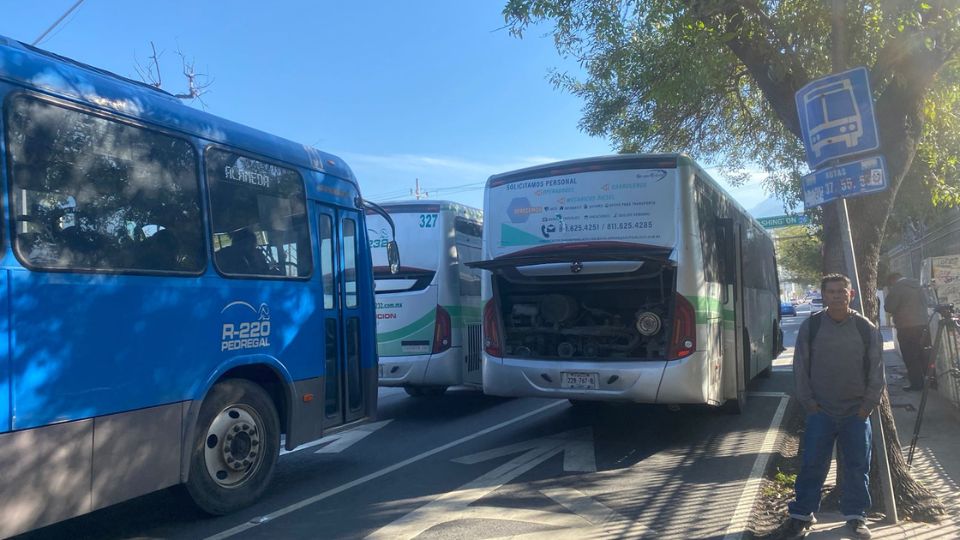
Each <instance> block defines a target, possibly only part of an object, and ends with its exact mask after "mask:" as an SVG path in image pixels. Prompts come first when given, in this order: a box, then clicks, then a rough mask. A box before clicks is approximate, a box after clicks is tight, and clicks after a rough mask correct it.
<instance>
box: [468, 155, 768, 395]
mask: <svg viewBox="0 0 960 540" xmlns="http://www.w3.org/2000/svg"><path fill="white" fill-rule="evenodd" d="M484 214H485V217H486V224H485V227H484V230H483V260H482V261H478V262H477V263H475V264H474V265H473V266H474V267H476V268H482V269H484V270H487V272H484V275H483V279H482V301H483V306H484V307H483V332H484V351H483V388H484V392H486V393H488V394H492V395H499V396H539V397H557V398H567V399H570V400H571V401H572V402H574V403H580V402H583V401H627V402H636V403H661V404H670V405H677V404H708V405H715V406H719V405H724V404H726V406H727V407H728V408H730V409H732V410H734V411H740V410H742V408H743V407H744V405H745V403H746V387H747V384H748V383H749V382H750V380H751V379H752V378H753V377H755V376H757V375H766V374H769V373H770V369H771V363H772V360H773V359H774V358H775V357H776V356H777V355H778V354H779V352H780V351H781V350H782V346H781V341H782V338H781V332H780V314H779V283H778V278H777V269H776V261H775V256H774V246H773V242H772V240H771V238H770V236H769V235H768V234H767V233H766V232H765V231H764V229H763V228H762V227H761V226H760V225H759V224H758V222H757V221H756V220H754V219H753V218H752V217H751V216H750V215H749V214H747V213H746V212H745V211H744V210H743V208H742V207H741V206H740V205H739V204H738V203H737V202H736V201H735V200H733V199H732V198H731V197H730V196H729V195H728V194H727V193H725V192H724V190H723V189H722V188H721V187H720V186H719V185H718V184H717V183H716V182H715V181H714V180H712V179H711V178H710V176H709V175H708V174H707V173H706V172H705V171H704V170H703V169H702V168H701V167H699V166H698V165H697V164H696V163H694V161H693V160H692V159H690V158H689V157H687V156H684V155H682V154H655V155H637V154H625V155H617V156H606V157H597V158H588V159H579V160H573V161H564V162H560V163H552V164H547V165H541V166H536V167H531V168H527V169H522V170H518V171H513V172H508V173H504V174H497V175H494V176H492V177H490V179H489V180H488V181H487V186H486V192H485V195H484Z"/></svg>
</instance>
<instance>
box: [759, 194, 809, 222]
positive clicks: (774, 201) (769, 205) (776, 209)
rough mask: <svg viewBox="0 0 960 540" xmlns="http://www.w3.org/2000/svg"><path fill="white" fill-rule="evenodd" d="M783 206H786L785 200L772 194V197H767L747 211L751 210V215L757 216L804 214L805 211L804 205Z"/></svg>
mask: <svg viewBox="0 0 960 540" xmlns="http://www.w3.org/2000/svg"><path fill="white" fill-rule="evenodd" d="M783 206H784V204H783V201H781V200H780V199H778V198H776V197H774V196H770V197H767V198H766V200H764V201H763V202H761V203H760V204H758V205H756V206H754V207H753V208H751V209H749V210H747V211H748V212H750V215H751V216H753V217H755V218H763V217H773V216H782V215H784V214H802V213H803V206H802V205H801V206H799V207H795V208H791V209H788V210H784V208H783Z"/></svg>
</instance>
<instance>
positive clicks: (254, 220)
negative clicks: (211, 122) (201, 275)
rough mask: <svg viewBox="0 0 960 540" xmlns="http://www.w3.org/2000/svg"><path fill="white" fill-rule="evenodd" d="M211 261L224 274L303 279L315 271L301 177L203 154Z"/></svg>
mask: <svg viewBox="0 0 960 540" xmlns="http://www.w3.org/2000/svg"><path fill="white" fill-rule="evenodd" d="M206 165H207V167H206V168H207V183H208V185H209V186H210V212H211V225H212V227H213V249H214V254H213V259H214V262H215V263H216V266H217V268H218V269H219V270H220V271H221V272H223V273H224V274H226V275H239V276H273V277H287V278H305V277H308V276H309V275H310V272H311V271H312V270H313V259H312V256H311V254H310V230H309V227H308V225H307V212H306V205H305V202H304V200H305V199H304V189H303V181H302V180H301V178H300V175H299V174H298V173H297V172H296V171H293V170H291V169H286V168H283V167H278V166H276V165H273V164H271V163H266V162H263V161H259V160H256V159H252V158H248V157H244V156H240V155H237V154H234V153H232V152H227V151H225V150H220V149H216V148H212V149H210V150H208V151H207V154H206Z"/></svg>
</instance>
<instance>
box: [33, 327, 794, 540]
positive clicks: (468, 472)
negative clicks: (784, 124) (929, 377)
mask: <svg viewBox="0 0 960 540" xmlns="http://www.w3.org/2000/svg"><path fill="white" fill-rule="evenodd" d="M808 314H809V312H808V311H801V312H800V314H799V316H798V317H786V318H784V322H783V327H784V334H785V344H786V345H787V346H788V347H792V344H793V342H794V339H795V336H796V330H797V328H798V327H799V324H800V322H801V321H802V320H803V319H804V318H805V316H807V315H808ZM791 350H792V349H788V351H787V352H786V353H784V355H783V356H781V359H779V360H778V361H777V362H776V363H775V369H774V373H773V376H772V377H771V378H769V379H757V380H755V381H754V384H753V386H752V387H751V390H752V393H751V397H750V401H749V405H748V410H747V412H746V413H745V414H743V415H729V414H724V413H722V412H719V411H717V410H713V409H707V408H700V407H683V408H680V410H678V411H670V410H668V409H666V408H664V407H653V406H601V407H591V408H587V409H585V410H584V409H581V408H579V407H578V408H574V407H573V406H571V405H569V404H568V403H567V402H566V401H553V400H544V399H502V398H493V397H486V396H484V395H482V394H481V393H479V392H475V391H471V390H467V389H452V390H451V391H449V392H448V393H447V394H446V395H444V396H441V397H434V398H412V397H408V396H407V395H406V394H405V393H404V392H403V391H402V390H399V389H381V391H380V407H379V419H378V422H377V423H376V424H373V425H368V426H366V427H365V428H362V429H361V430H360V431H354V432H347V433H344V434H341V435H340V436H339V437H337V438H336V439H334V440H332V441H329V442H328V443H326V444H322V445H315V446H312V447H307V448H303V449H301V450H297V451H294V452H292V453H288V454H285V455H283V456H281V458H280V461H279V463H278V465H277V469H276V476H275V478H274V481H273V483H272V485H271V487H270V488H269V490H268V491H267V493H266V494H265V496H264V497H263V498H262V499H261V500H260V502H259V503H258V504H256V505H255V506H253V507H251V508H248V509H246V510H244V511H242V512H239V513H236V514H232V515H229V516H223V517H217V518H211V517H208V516H204V515H202V514H200V513H199V512H198V511H196V510H195V509H193V507H192V506H191V505H190V504H189V503H188V502H186V501H185V500H184V498H183V497H181V494H180V490H179V489H171V490H166V491H163V492H159V493H155V494H152V495H148V496H145V497H141V498H139V499H135V500H133V501H129V502H126V503H123V504H120V505H116V506H113V507H110V508H106V509H103V510H100V511H97V512H94V513H92V514H89V515H86V516H82V517H79V518H76V519H73V520H69V521H66V522H63V523H59V524H56V525H53V526H51V527H47V528H45V529H41V530H38V531H34V532H33V533H30V534H28V535H24V538H37V539H40V538H107V539H112V538H244V539H248V538H271V539H273V538H348V539H354V538H374V539H378V538H390V539H394V538H414V537H416V538H421V539H434V538H443V539H458V538H464V539H466V538H470V539H475V538H495V537H504V536H520V535H522V536H520V537H521V538H525V539H527V538H529V539H535V538H547V537H549V538H551V539H554V540H556V539H558V538H567V537H569V538H584V537H591V538H593V537H596V538H602V537H624V538H641V537H650V538H684V539H687V538H724V537H725V536H726V535H728V534H731V535H734V536H735V535H736V534H737V533H738V532H740V531H741V530H742V529H743V524H744V523H745V519H746V516H747V515H748V513H749V505H750V501H751V499H750V496H751V494H752V493H753V492H755V490H756V484H755V483H753V482H751V478H753V477H755V476H756V474H758V471H757V468H758V466H761V465H762V462H763V461H762V458H763V456H765V455H766V454H767V453H768V451H769V445H770V444H772V437H771V436H769V435H768V433H769V432H770V427H771V425H772V424H773V423H775V421H776V420H777V418H776V415H777V412H778V410H780V411H781V413H782V408H783V407H782V404H784V403H785V400H784V399H783V397H782V393H783V392H786V391H788V390H789V386H790V382H791V376H790V374H789V373H788V371H789V360H788V358H787V356H788V355H789V354H790V351H791ZM765 444H766V445H767V446H766V447H765V446H764V445H765Z"/></svg>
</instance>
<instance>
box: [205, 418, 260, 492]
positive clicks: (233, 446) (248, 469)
mask: <svg viewBox="0 0 960 540" xmlns="http://www.w3.org/2000/svg"><path fill="white" fill-rule="evenodd" d="M262 434H263V420H262V419H261V418H260V414H259V413H257V411H255V410H253V409H252V408H249V407H247V406H245V405H238V404H235V405H229V406H227V407H226V408H224V409H223V410H222V411H220V413H219V414H217V416H216V417H214V419H213V422H211V423H210V427H209V428H208V429H207V435H206V439H205V440H204V445H203V459H204V463H205V464H206V467H207V474H209V475H210V478H211V479H212V480H213V481H214V482H216V483H217V484H218V485H219V486H221V487H225V488H235V487H238V486H240V485H241V484H243V483H244V482H246V481H247V480H249V479H250V478H251V477H252V476H254V475H255V474H256V473H257V471H258V470H260V465H261V464H262V463H263V455H264V454H263V452H262V451H261V447H262V446H263V444H262V440H261V437H262Z"/></svg>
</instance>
